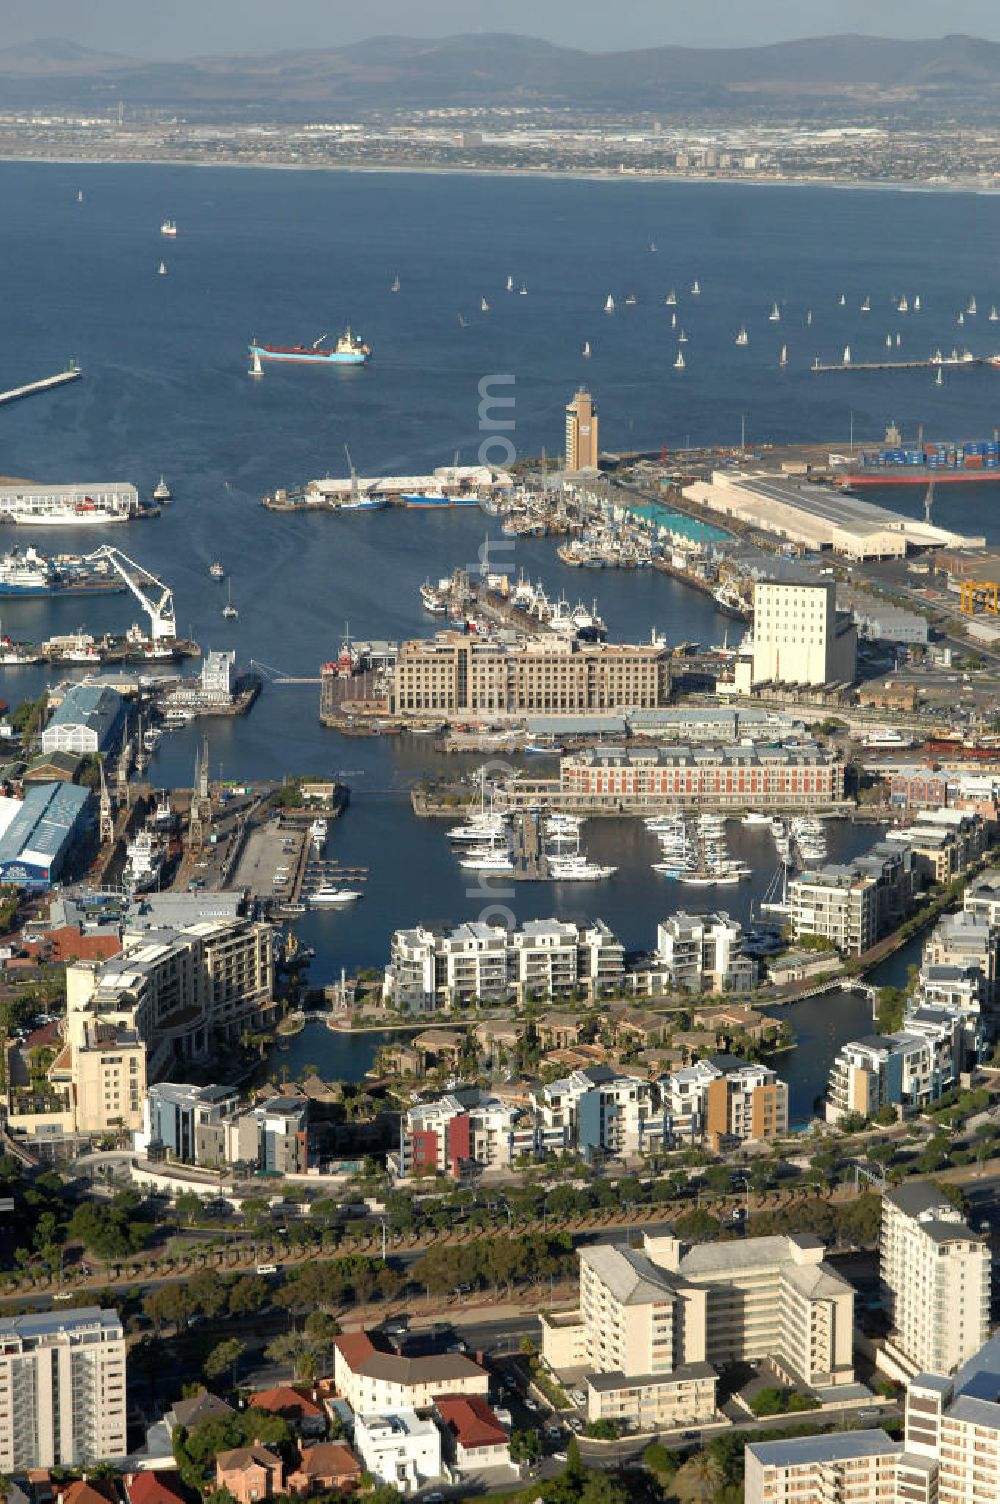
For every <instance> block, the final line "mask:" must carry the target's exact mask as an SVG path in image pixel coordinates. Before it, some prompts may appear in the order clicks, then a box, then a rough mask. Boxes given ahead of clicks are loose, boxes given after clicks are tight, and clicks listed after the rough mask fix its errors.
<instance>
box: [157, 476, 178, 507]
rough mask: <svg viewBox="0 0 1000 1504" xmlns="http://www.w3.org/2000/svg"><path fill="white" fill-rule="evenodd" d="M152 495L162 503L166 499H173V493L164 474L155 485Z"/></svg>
mask: <svg viewBox="0 0 1000 1504" xmlns="http://www.w3.org/2000/svg"><path fill="white" fill-rule="evenodd" d="M152 497H153V500H154V501H159V502H161V503H162V502H165V501H173V499H174V498H173V493H172V491H171V489H170V487H169V486H168V485H167V483H166V481H165V480H164V479H163V476H162V475H161V476H160V478H159V480H158V481H157V482H156V485H155V486H154V487H153V490H152Z"/></svg>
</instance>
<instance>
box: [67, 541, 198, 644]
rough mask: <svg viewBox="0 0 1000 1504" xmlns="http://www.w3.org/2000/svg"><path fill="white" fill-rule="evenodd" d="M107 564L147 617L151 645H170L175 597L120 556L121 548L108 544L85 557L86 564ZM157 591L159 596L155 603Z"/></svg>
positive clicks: (173, 633) (174, 624)
mask: <svg viewBox="0 0 1000 1504" xmlns="http://www.w3.org/2000/svg"><path fill="white" fill-rule="evenodd" d="M102 561H104V562H106V563H108V564H110V565H111V567H112V569H113V570H114V571H115V573H116V574H119V575H121V577H122V579H123V580H124V581H125V583H126V585H127V586H128V588H129V589H130V590H131V592H132V594H133V595H134V596H135V598H136V600H137V601H138V602H139V604H140V606H141V607H142V609H143V610H144V611H145V613H146V615H147V616H148V617H149V635H150V638H151V639H152V641H153V642H173V641H174V639H175V638H176V636H177V622H176V619H175V617H174V593H173V591H172V590H171V589H170V587H169V586H168V585H164V583H163V581H162V580H158V579H157V578H156V575H155V574H151V573H150V571H149V570H148V569H146V568H144V566H143V565H142V564H137V563H136V562H135V560H134V559H130V558H129V556H128V554H123V553H122V551H121V549H120V548H113V547H112V546H111V544H110V543H105V544H102V546H101V547H100V548H98V549H97V550H96V551H95V552H94V553H92V554H88V555H87V563H88V564H97V563H99V562H102ZM156 591H159V592H160V595H159V599H158V600H157V599H155V593H156Z"/></svg>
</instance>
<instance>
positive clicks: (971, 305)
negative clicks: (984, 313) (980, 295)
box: [965, 296, 976, 318]
mask: <svg viewBox="0 0 1000 1504" xmlns="http://www.w3.org/2000/svg"><path fill="white" fill-rule="evenodd" d="M965 311H966V313H967V314H969V315H970V316H971V317H972V318H975V316H976V299H975V297H974V296H973V297H971V298H970V299H969V301H968V302H967V303H966V305H965Z"/></svg>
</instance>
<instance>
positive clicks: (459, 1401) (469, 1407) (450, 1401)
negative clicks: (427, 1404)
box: [434, 1394, 507, 1447]
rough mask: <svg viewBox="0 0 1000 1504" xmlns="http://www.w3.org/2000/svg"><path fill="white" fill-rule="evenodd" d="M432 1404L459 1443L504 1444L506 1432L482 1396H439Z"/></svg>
mask: <svg viewBox="0 0 1000 1504" xmlns="http://www.w3.org/2000/svg"><path fill="white" fill-rule="evenodd" d="M434 1403H435V1405H436V1406H437V1412H438V1414H439V1415H440V1417H441V1419H442V1420H443V1421H444V1423H445V1425H446V1426H447V1427H448V1430H449V1431H450V1432H451V1434H452V1436H454V1438H455V1440H456V1441H457V1442H458V1443H459V1445H460V1446H463V1447H497V1446H503V1445H505V1443H506V1441H507V1432H506V1431H505V1430H504V1428H503V1426H502V1425H501V1424H500V1422H499V1421H498V1420H497V1418H496V1416H495V1415H494V1414H493V1411H492V1410H491V1409H490V1407H489V1405H488V1404H487V1403H486V1401H485V1400H484V1399H483V1398H482V1396H481V1395H478V1394H455V1395H442V1396H441V1397H440V1398H439V1399H436V1400H435V1401H434Z"/></svg>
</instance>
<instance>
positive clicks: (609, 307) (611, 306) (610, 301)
mask: <svg viewBox="0 0 1000 1504" xmlns="http://www.w3.org/2000/svg"><path fill="white" fill-rule="evenodd" d="M614 311H615V300H614V295H613V294H612V293H610V292H609V293H608V296H607V300H606V301H605V304H604V312H605V313H614Z"/></svg>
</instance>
